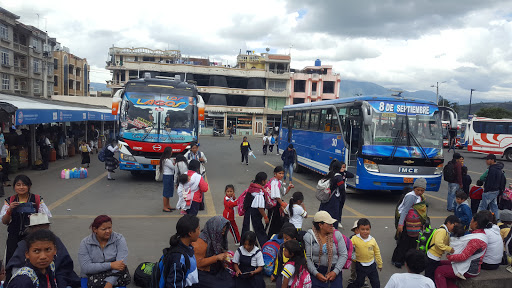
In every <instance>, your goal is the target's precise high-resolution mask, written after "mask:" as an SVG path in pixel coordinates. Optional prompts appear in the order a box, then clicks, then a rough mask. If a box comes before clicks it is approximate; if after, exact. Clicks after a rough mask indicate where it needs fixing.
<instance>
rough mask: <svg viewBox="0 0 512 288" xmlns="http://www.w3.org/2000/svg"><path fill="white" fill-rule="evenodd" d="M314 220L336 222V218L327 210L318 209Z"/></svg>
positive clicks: (327, 222) (317, 221)
mask: <svg viewBox="0 0 512 288" xmlns="http://www.w3.org/2000/svg"><path fill="white" fill-rule="evenodd" d="M313 222H316V223H320V222H323V223H326V224H334V222H336V219H334V218H332V217H331V214H329V213H328V212H326V211H318V212H316V214H315V218H313Z"/></svg>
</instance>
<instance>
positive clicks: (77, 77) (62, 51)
mask: <svg viewBox="0 0 512 288" xmlns="http://www.w3.org/2000/svg"><path fill="white" fill-rule="evenodd" d="M52 68H53V70H54V75H53V83H54V89H53V90H54V95H63V96H90V95H89V85H90V79H89V72H90V67H89V65H88V64H87V59H85V58H80V57H77V56H75V55H73V54H71V53H70V52H69V49H68V48H67V47H61V46H60V44H57V46H56V47H55V51H53V63H52Z"/></svg>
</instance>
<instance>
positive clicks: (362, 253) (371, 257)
mask: <svg viewBox="0 0 512 288" xmlns="http://www.w3.org/2000/svg"><path fill="white" fill-rule="evenodd" d="M351 240H352V245H354V252H355V253H356V261H357V262H359V263H361V264H364V263H373V261H375V262H377V267H378V268H382V257H381V255H380V249H379V245H378V244H377V241H375V238H373V237H372V236H368V238H367V239H362V238H361V236H360V235H359V234H357V235H356V236H354V237H352V239H351Z"/></svg>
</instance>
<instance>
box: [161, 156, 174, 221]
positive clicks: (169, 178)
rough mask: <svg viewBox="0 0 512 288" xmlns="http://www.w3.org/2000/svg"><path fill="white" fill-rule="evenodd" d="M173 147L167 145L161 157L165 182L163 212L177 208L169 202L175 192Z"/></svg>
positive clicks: (163, 180)
mask: <svg viewBox="0 0 512 288" xmlns="http://www.w3.org/2000/svg"><path fill="white" fill-rule="evenodd" d="M171 157H172V147H166V148H165V150H164V153H162V156H161V157H160V171H161V173H162V175H163V176H162V182H163V183H162V184H163V193H162V194H163V202H164V208H163V209H162V211H163V212H172V211H174V210H176V209H175V208H172V207H171V205H170V203H169V198H171V197H172V196H173V194H174V170H175V166H174V161H173V160H172V158H171Z"/></svg>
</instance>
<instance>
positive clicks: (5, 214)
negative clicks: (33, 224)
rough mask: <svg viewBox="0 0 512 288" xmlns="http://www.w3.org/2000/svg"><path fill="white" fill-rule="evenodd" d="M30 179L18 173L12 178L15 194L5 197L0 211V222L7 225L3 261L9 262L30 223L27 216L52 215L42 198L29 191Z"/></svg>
mask: <svg viewBox="0 0 512 288" xmlns="http://www.w3.org/2000/svg"><path fill="white" fill-rule="evenodd" d="M31 187H32V181H31V180H30V178H29V177H28V176H26V175H23V174H20V175H18V176H16V178H14V184H13V188H14V192H15V195H13V196H11V197H9V198H6V199H5V201H4V206H3V207H2V210H1V212H0V216H1V217H2V223H4V224H5V225H7V233H8V234H7V249H6V253H5V262H4V263H9V260H10V259H11V257H12V255H13V254H14V251H16V248H17V247H18V242H20V241H21V240H23V239H24V238H25V235H24V232H25V229H26V228H27V227H28V225H29V224H30V220H29V217H30V215H31V214H34V213H44V214H46V215H48V217H52V213H51V212H50V210H49V209H48V207H47V206H46V204H45V203H44V201H43V198H42V197H41V196H39V195H37V194H32V193H31V192H30V190H31Z"/></svg>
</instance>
